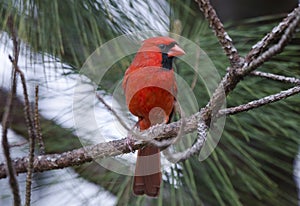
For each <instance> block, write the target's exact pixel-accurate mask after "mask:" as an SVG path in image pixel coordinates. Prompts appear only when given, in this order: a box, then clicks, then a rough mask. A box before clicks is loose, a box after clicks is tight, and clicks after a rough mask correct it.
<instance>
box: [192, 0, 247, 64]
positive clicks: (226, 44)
mask: <svg viewBox="0 0 300 206" xmlns="http://www.w3.org/2000/svg"><path fill="white" fill-rule="evenodd" d="M196 2H197V3H198V5H199V8H200V9H201V11H202V12H203V13H204V15H205V17H206V19H207V20H208V22H209V24H210V27H211V28H212V29H213V31H214V32H215V35H216V36H217V38H218V40H219V43H220V44H221V46H222V47H223V50H224V52H225V54H226V56H227V57H228V59H229V61H230V64H231V66H232V67H233V68H235V67H237V66H239V65H240V64H241V62H242V59H241V57H240V56H239V54H238V51H237V49H236V48H235V47H234V45H233V43H232V39H231V38H230V36H229V35H228V34H227V32H226V31H225V29H224V26H223V24H222V22H221V20H220V19H219V17H218V16H217V13H216V11H215V10H214V8H213V7H212V6H211V4H210V2H209V0H196Z"/></svg>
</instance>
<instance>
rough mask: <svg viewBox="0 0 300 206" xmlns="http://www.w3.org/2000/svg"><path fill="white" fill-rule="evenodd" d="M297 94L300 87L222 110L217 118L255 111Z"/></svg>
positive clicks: (299, 91)
mask: <svg viewBox="0 0 300 206" xmlns="http://www.w3.org/2000/svg"><path fill="white" fill-rule="evenodd" d="M298 93H300V86H295V87H292V88H290V89H288V90H284V91H281V92H279V93H277V94H273V95H270V96H266V97H264V98H261V99H258V100H254V101H251V102H248V103H247V104H242V105H239V106H236V107H231V108H226V109H222V110H220V111H219V114H218V115H219V116H223V115H233V114H237V113H240V112H245V111H248V110H251V109H255V108H258V107H261V106H263V105H266V104H269V103H273V102H277V101H279V100H282V99H285V98H287V97H290V96H292V95H295V94H298Z"/></svg>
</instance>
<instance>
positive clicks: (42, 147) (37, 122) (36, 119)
mask: <svg viewBox="0 0 300 206" xmlns="http://www.w3.org/2000/svg"><path fill="white" fill-rule="evenodd" d="M34 128H35V132H36V136H37V140H38V143H39V149H40V154H45V145H44V141H43V136H42V132H41V126H40V118H39V86H38V85H36V87H35V107H34Z"/></svg>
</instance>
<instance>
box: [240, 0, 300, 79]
mask: <svg viewBox="0 0 300 206" xmlns="http://www.w3.org/2000/svg"><path fill="white" fill-rule="evenodd" d="M288 17H290V18H291V20H290V21H287V20H286V19H284V20H283V21H282V22H281V23H280V24H279V26H277V27H275V28H274V29H273V30H272V31H274V30H275V31H278V32H282V30H280V29H285V31H284V33H283V34H282V35H281V37H280V40H279V41H278V43H277V44H275V45H273V46H272V47H270V48H269V49H267V50H266V51H265V52H263V53H262V54H260V55H259V56H258V57H257V58H255V59H253V51H258V52H259V51H261V50H262V49H263V48H265V47H267V46H269V44H270V43H271V41H267V43H260V44H261V46H260V45H259V46H257V50H251V51H250V52H249V54H248V56H249V57H248V58H247V61H246V62H245V64H244V67H243V68H241V69H239V70H238V71H237V73H239V74H240V75H244V76H245V75H247V74H249V73H250V72H252V71H254V70H255V69H256V68H257V67H259V66H260V65H262V64H263V63H264V62H266V61H268V60H269V59H271V58H272V57H273V56H275V55H276V54H278V53H280V52H281V51H282V50H283V49H284V47H285V46H286V45H287V43H288V42H289V40H290V39H291V37H292V35H293V34H294V33H295V31H296V28H297V26H299V23H300V5H299V6H298V7H297V8H296V9H294V11H293V12H291V13H290V14H288ZM288 19H289V18H288ZM284 24H287V25H286V26H280V25H284ZM269 36H270V35H269V34H268V35H267V36H265V37H264V38H263V39H267V40H269V38H268V37H269ZM271 36H272V35H271ZM252 48H253V47H252ZM254 48H255V47H254ZM254 53H255V52H254Z"/></svg>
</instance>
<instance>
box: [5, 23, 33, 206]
mask: <svg viewBox="0 0 300 206" xmlns="http://www.w3.org/2000/svg"><path fill="white" fill-rule="evenodd" d="M12 37H13V46H14V59H13V58H12V57H11V56H9V58H10V60H11V61H12V63H13V66H14V69H15V71H16V73H18V74H19V75H20V78H21V84H22V87H23V95H24V102H25V107H24V114H25V119H26V125H27V128H28V136H29V164H28V169H27V178H26V195H25V205H26V206H29V205H30V199H31V182H32V173H33V171H32V170H33V158H34V142H35V130H34V125H33V121H32V117H31V110H30V102H29V97H28V92H27V86H26V79H25V75H24V73H23V72H22V71H21V70H20V68H19V66H18V55H19V46H20V44H19V42H18V41H17V34H16V32H15V31H14V29H13V28H12Z"/></svg>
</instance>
